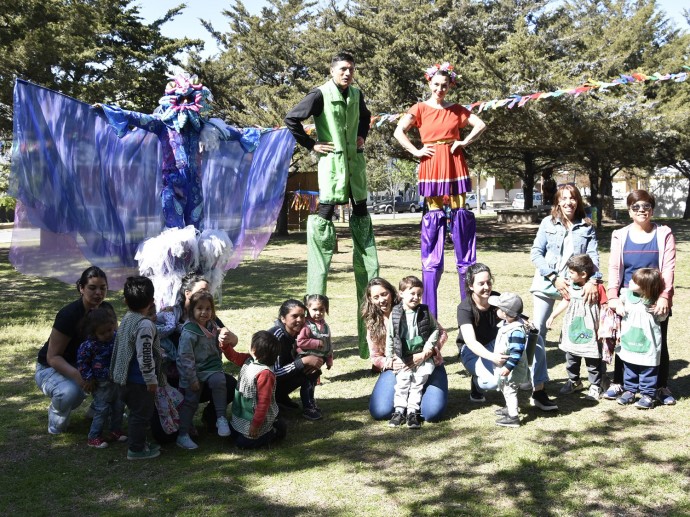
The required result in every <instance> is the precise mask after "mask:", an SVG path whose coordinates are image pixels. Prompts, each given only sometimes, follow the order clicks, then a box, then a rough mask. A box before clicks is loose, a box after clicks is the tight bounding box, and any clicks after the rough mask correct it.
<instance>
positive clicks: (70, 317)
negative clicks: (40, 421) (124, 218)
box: [35, 266, 115, 434]
mask: <svg viewBox="0 0 690 517" xmlns="http://www.w3.org/2000/svg"><path fill="white" fill-rule="evenodd" d="M77 290H78V291H79V295H80V298H79V299H77V300H75V301H73V302H72V303H70V304H68V305H65V306H64V307H63V308H62V309H60V311H59V312H58V313H57V316H55V322H54V323H53V328H52V330H51V331H50V337H49V338H48V341H46V343H45V344H44V345H43V347H42V348H41V350H39V352H38V362H37V363H36V375H35V380H36V385H37V386H38V387H39V388H40V389H41V391H42V392H43V393H44V394H45V395H46V396H48V397H50V406H49V407H48V432H49V433H50V434H60V433H62V432H64V431H66V430H67V426H68V425H69V420H70V415H71V414H72V411H74V410H75V409H77V408H78V407H79V406H80V405H81V403H82V402H83V401H84V398H85V397H86V393H85V392H84V387H85V385H86V381H85V380H84V378H83V377H82V376H81V374H80V373H79V370H78V369H77V351H78V350H79V345H81V344H82V343H83V342H84V341H85V339H86V336H85V335H84V334H83V326H84V325H83V320H84V317H85V316H86V314H87V313H88V312H89V311H91V310H93V309H97V308H99V307H105V308H108V309H110V310H112V311H113V313H114V312H115V310H114V309H113V306H112V305H110V304H109V303H108V302H105V301H103V300H104V299H105V295H106V294H107V292H108V279H107V278H106V276H105V273H104V272H103V270H102V269H100V268H98V267H96V266H91V267H89V268H87V269H85V270H84V272H83V273H82V274H81V277H80V278H79V280H78V281H77Z"/></svg>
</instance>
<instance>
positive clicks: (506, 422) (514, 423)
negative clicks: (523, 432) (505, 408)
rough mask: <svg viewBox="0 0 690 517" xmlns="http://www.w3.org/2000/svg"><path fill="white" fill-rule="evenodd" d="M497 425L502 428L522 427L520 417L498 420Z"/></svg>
mask: <svg viewBox="0 0 690 517" xmlns="http://www.w3.org/2000/svg"><path fill="white" fill-rule="evenodd" d="M496 425H500V426H501V427H520V417H519V416H509V415H506V416H504V417H501V418H499V419H498V420H496Z"/></svg>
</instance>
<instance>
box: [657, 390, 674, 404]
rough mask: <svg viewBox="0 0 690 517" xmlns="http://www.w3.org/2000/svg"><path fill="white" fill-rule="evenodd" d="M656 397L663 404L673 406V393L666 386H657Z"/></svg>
mask: <svg viewBox="0 0 690 517" xmlns="http://www.w3.org/2000/svg"><path fill="white" fill-rule="evenodd" d="M656 399H657V400H658V401H659V403H660V404H663V405H664V406H673V405H674V404H675V403H676V399H675V398H673V394H672V393H671V390H670V389H668V388H659V389H658V390H656Z"/></svg>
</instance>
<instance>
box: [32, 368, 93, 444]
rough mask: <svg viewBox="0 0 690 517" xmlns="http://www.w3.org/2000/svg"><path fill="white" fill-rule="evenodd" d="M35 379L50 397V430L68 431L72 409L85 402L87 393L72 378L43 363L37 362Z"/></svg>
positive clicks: (57, 431) (55, 432)
mask: <svg viewBox="0 0 690 517" xmlns="http://www.w3.org/2000/svg"><path fill="white" fill-rule="evenodd" d="M34 379H35V380H36V386H38V388H39V389H40V390H41V391H42V392H43V394H44V395H45V396H47V397H50V406H49V407H48V432H50V433H52V434H58V433H62V432H64V431H66V430H67V426H68V425H69V417H70V415H71V413H72V411H74V410H75V409H77V408H78V407H79V406H80V405H81V403H82V402H84V399H85V398H86V393H84V390H82V389H81V386H79V385H78V384H77V383H76V382H74V381H73V380H72V379H69V378H68V377H65V376H64V375H62V374H61V373H59V372H58V371H57V370H55V369H54V368H51V367H50V366H44V365H42V364H41V363H36V375H35V376H34Z"/></svg>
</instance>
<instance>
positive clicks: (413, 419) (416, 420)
mask: <svg viewBox="0 0 690 517" xmlns="http://www.w3.org/2000/svg"><path fill="white" fill-rule="evenodd" d="M421 427H422V419H421V415H420V414H419V411H413V412H412V413H410V414H409V415H407V428H408V429H420V428H421Z"/></svg>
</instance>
